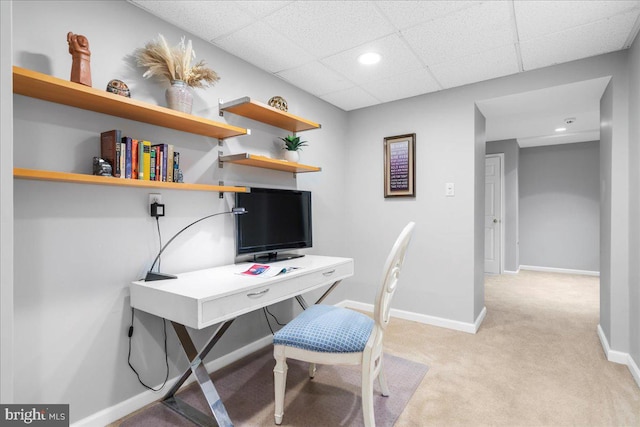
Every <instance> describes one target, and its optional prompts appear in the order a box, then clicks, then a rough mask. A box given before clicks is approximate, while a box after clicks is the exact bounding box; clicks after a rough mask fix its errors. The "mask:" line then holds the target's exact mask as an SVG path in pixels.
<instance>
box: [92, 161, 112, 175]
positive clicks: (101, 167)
mask: <svg viewBox="0 0 640 427" xmlns="http://www.w3.org/2000/svg"><path fill="white" fill-rule="evenodd" d="M112 171H113V169H112V168H111V165H110V164H109V162H107V161H106V160H105V159H101V158H100V157H94V158H93V174H94V175H99V176H112V175H113V173H112Z"/></svg>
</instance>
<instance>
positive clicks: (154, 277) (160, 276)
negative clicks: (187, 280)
mask: <svg viewBox="0 0 640 427" xmlns="http://www.w3.org/2000/svg"><path fill="white" fill-rule="evenodd" d="M177 278H178V276H174V275H173V274H164V273H154V272H152V271H150V272H148V273H147V276H146V277H145V278H144V281H145V282H153V281H154V280H166V279H177Z"/></svg>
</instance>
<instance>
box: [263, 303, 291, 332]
mask: <svg viewBox="0 0 640 427" xmlns="http://www.w3.org/2000/svg"><path fill="white" fill-rule="evenodd" d="M262 312H263V313H264V318H265V319H266V320H267V326H269V330H270V331H271V335H274V332H273V328H272V327H271V322H269V317H267V313H268V314H269V316H271V317H273V319H274V320H275V321H276V323H277V324H278V325H280V326H286V323H280V322H279V321H278V318H277V317H276V316H274V315H273V313H271V312H270V311H269V309H268V308H267V307H262Z"/></svg>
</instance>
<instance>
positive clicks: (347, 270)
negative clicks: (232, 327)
mask: <svg viewBox="0 0 640 427" xmlns="http://www.w3.org/2000/svg"><path fill="white" fill-rule="evenodd" d="M288 274H289V275H290V277H289V278H285V279H284V280H279V281H276V282H272V283H269V284H265V285H264V286H259V287H254V288H251V289H247V290H246V291H245V292H241V293H237V294H234V295H229V296H226V297H223V298H217V299H211V300H208V301H203V302H202V306H201V316H202V318H201V325H202V327H205V326H209V325H212V324H215V323H218V322H220V321H222V320H224V319H228V318H230V317H235V316H239V315H241V314H244V313H248V312H250V311H253V310H256V309H259V308H261V307H265V306H267V305H270V304H275V303H276V302H279V301H283V300H285V299H288V298H292V297H295V296H296V295H300V294H303V293H305V292H308V291H311V290H313V289H316V288H319V287H321V286H324V285H329V284H331V283H333V282H335V281H337V280H341V279H343V278H346V277H350V276H352V275H353V263H351V262H350V263H344V264H340V265H337V266H333V267H328V268H325V269H322V270H318V271H313V272H310V273H306V272H304V270H302V271H300V272H298V271H296V272H293V273H288ZM285 277H286V276H285ZM254 279H255V280H263V279H261V278H258V277H256V278H254Z"/></svg>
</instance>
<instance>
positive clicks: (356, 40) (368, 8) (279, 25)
mask: <svg viewBox="0 0 640 427" xmlns="http://www.w3.org/2000/svg"><path fill="white" fill-rule="evenodd" d="M264 22H266V23H267V24H269V25H270V26H271V27H272V28H274V29H277V30H278V31H281V32H282V34H286V35H287V36H288V37H290V38H291V39H292V40H295V42H296V43H297V44H299V45H300V46H302V47H303V48H305V49H306V50H307V51H308V52H309V53H311V54H313V55H314V56H316V57H324V56H327V55H331V54H334V53H337V52H341V51H343V50H347V49H351V48H353V47H354V46H357V45H359V44H362V43H365V42H368V41H370V40H372V39H377V38H380V37H382V36H385V35H387V34H390V33H392V32H393V27H392V26H391V25H390V24H389V23H388V22H387V21H386V19H384V18H383V17H382V16H381V15H380V13H379V12H378V10H377V9H376V8H375V7H374V6H373V5H372V4H371V3H370V2H365V1H297V2H293V3H291V4H290V5H288V6H286V7H284V8H282V9H280V10H278V11H277V12H275V13H273V14H271V15H269V16H268V17H266V18H265V19H264Z"/></svg>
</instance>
